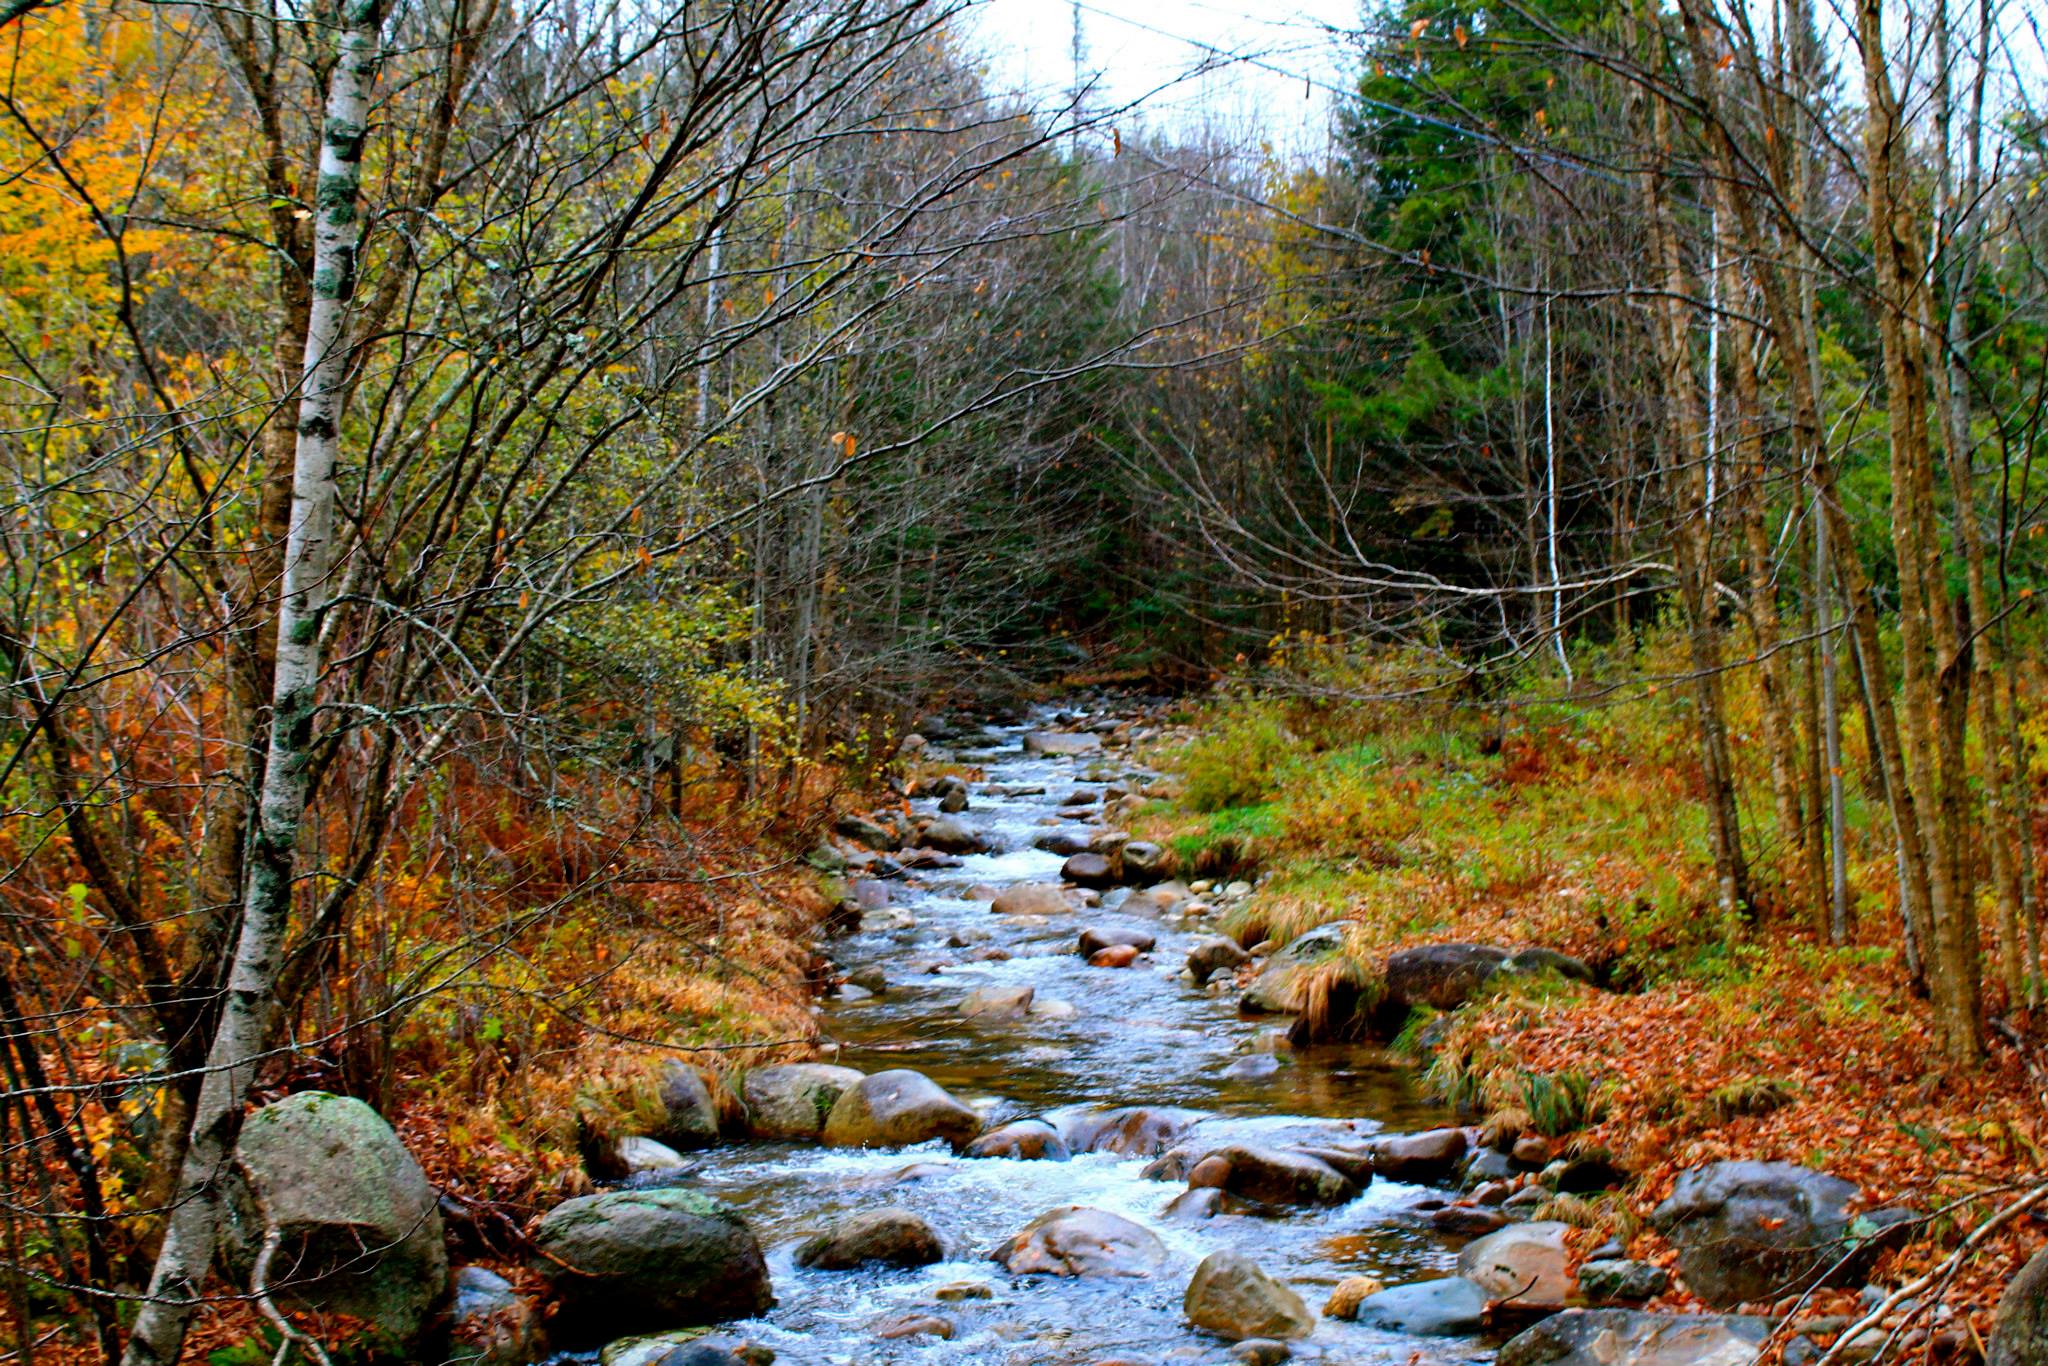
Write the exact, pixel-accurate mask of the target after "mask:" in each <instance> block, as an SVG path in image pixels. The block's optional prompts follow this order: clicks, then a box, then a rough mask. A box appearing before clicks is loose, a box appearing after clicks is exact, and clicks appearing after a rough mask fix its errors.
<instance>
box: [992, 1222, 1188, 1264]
mask: <svg viewBox="0 0 2048 1366" xmlns="http://www.w3.org/2000/svg"><path fill="white" fill-rule="evenodd" d="M995 1260H997V1261H999V1262H1001V1263H1002V1264H1003V1265H1004V1266H1005V1267H1006V1268H1008V1269H1009V1271H1010V1272H1011V1274H1013V1275H1019V1276H1022V1275H1046V1276H1133V1277H1137V1276H1151V1275H1154V1274H1156V1273H1157V1272H1158V1270H1159V1268H1160V1267H1162V1266H1164V1265H1165V1264H1166V1245H1165V1244H1164V1243H1161V1242H1160V1241H1159V1239H1158V1238H1157V1237H1156V1236H1154V1235H1153V1233H1152V1232H1151V1230H1149V1229H1147V1228H1145V1227H1143V1226H1142V1225H1139V1224H1134V1223H1132V1222H1131V1221H1130V1220H1128V1219H1126V1218H1124V1217H1123V1216H1122V1215H1120V1214H1111V1213H1110V1212H1109V1211H1108V1210H1100V1209H1093V1208H1091V1207H1089V1206H1087V1205H1063V1206H1061V1207H1060V1208H1058V1209H1054V1210H1048V1211H1047V1212H1046V1213H1044V1214H1041V1215H1039V1216H1038V1217H1037V1218H1036V1219H1033V1220H1032V1221H1031V1222H1030V1223H1029V1224H1026V1225H1025V1226H1024V1227H1023V1228H1022V1229H1021V1230H1019V1231H1018V1232H1017V1233H1016V1234H1015V1235H1014V1236H1013V1237H1011V1238H1010V1239H1008V1240H1007V1241H1005V1242H1004V1243H1003V1245H1002V1246H1001V1247H999V1248H997V1249H996V1252H995Z"/></svg>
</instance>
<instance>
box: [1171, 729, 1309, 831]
mask: <svg viewBox="0 0 2048 1366" xmlns="http://www.w3.org/2000/svg"><path fill="white" fill-rule="evenodd" d="M1297 744H1298V742H1297V741H1296V740H1295V738H1294V736H1292V735H1291V734H1289V733H1288V730H1287V727H1286V726H1285V725H1283V724H1282V722H1281V718H1280V714H1279V710H1278V708H1276V707H1272V706H1267V705H1258V704H1248V705H1244V706H1236V707H1230V708H1227V709H1225V710H1224V711H1223V712H1222V713H1221V714H1220V715H1219V716H1217V718H1216V720H1215V722H1214V724H1213V725H1212V726H1211V728H1210V729H1209V730H1208V731H1206V732H1205V733H1204V734H1203V735H1202V737H1201V738H1200V739H1198V740H1196V741H1194V742H1193V743H1192V744H1190V745H1188V746H1187V747H1186V748H1185V749H1183V750H1182V751H1181V752H1180V753H1179V754H1178V755H1177V756H1176V757H1175V759H1174V765H1175V767H1176V768H1177V769H1178V770H1179V771H1180V773H1181V776H1182V778H1183V780H1184V781H1185V783H1186V788H1185V790H1184V792H1183V795H1182V797H1181V800H1182V802H1183V803H1184V804H1185V805H1186V806H1187V807H1188V809H1189V810H1191V811H1221V810H1223V809H1224V808H1226V807H1233V806H1240V807H1241V806H1255V805H1258V804H1260V803H1263V802H1265V801H1267V800H1268V799H1270V798H1271V797H1272V795H1273V793H1274V791H1275V790H1276V788H1277V787H1278V785H1279V783H1280V781H1281V776H1282V770H1283V768H1284V767H1285V766H1286V764H1287V763H1288V761H1289V760H1290V759H1292V758H1293V757H1294V756H1295V754H1296V752H1297Z"/></svg>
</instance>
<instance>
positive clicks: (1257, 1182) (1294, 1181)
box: [1188, 1144, 1358, 1205]
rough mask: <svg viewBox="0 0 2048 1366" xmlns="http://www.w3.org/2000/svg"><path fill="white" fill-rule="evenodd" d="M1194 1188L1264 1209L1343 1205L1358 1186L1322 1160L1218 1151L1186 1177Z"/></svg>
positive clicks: (1243, 1149)
mask: <svg viewBox="0 0 2048 1366" xmlns="http://www.w3.org/2000/svg"><path fill="white" fill-rule="evenodd" d="M1188 1185H1189V1186H1190V1187H1197V1188H1199V1187H1202V1186H1214V1187H1215V1188H1217V1189H1218V1190H1221V1191H1225V1192H1227V1193H1228V1194H1231V1195H1235V1196H1237V1197H1239V1198H1240V1199H1244V1200H1256V1201H1258V1202H1259V1203H1260V1204H1264V1205H1341V1204H1344V1203H1345V1202H1347V1201H1349V1200H1352V1199H1355V1198H1356V1197H1357V1195H1358V1183H1357V1182H1355V1181H1353V1180H1352V1179H1351V1178H1350V1177H1348V1176H1345V1175H1344V1174H1343V1173H1342V1172H1339V1171H1337V1170H1336V1169H1335V1168H1334V1167H1331V1166H1330V1165H1329V1164H1328V1163H1326V1162H1324V1161H1322V1160H1321V1159H1319V1158H1315V1157H1310V1156H1309V1155H1308V1154H1306V1153H1291V1152H1284V1151H1281V1150H1279V1149H1276V1148H1254V1147H1247V1146H1244V1145H1239V1144H1233V1145H1231V1146H1230V1147H1227V1148H1218V1149H1217V1150H1216V1151H1215V1152H1213V1153H1210V1154H1209V1155H1208V1156H1207V1157H1205V1158H1203V1159H1202V1160H1201V1161H1200V1162H1197V1163H1196V1164H1195V1166H1194V1169H1193V1170H1192V1171H1190V1172H1189V1173H1188Z"/></svg>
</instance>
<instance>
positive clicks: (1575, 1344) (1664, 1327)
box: [1498, 1309, 1771, 1366]
mask: <svg viewBox="0 0 2048 1366" xmlns="http://www.w3.org/2000/svg"><path fill="white" fill-rule="evenodd" d="M1770 1328H1771V1325H1770V1322H1769V1321H1768V1320H1766V1319H1756V1318H1740V1317H1735V1316H1732V1315H1726V1314H1646V1313H1643V1312H1641V1311H1639V1310H1634V1309H1572V1310H1567V1311H1566V1312H1564V1313H1562V1314H1553V1315H1551V1316H1550V1317H1549V1318H1547V1319H1544V1320H1543V1321H1542V1322H1541V1323H1538V1324H1536V1325H1535V1326H1534V1327H1533V1328H1530V1329H1528V1330H1527V1331H1525V1332H1523V1333H1521V1334H1520V1335H1518V1336H1516V1337H1515V1338H1512V1339H1510V1340H1509V1342H1508V1344H1507V1345H1506V1346H1504V1347H1502V1348H1501V1349H1500V1358H1499V1361H1498V1366H1614V1364H1615V1363H1626V1366H1750V1363H1751V1362H1754V1361H1755V1360H1756V1359H1757V1357H1758V1356H1759V1355H1760V1354H1761V1351H1762V1348H1763V1343H1764V1339H1765V1338H1766V1337H1767V1336H1769V1334H1770Z"/></svg>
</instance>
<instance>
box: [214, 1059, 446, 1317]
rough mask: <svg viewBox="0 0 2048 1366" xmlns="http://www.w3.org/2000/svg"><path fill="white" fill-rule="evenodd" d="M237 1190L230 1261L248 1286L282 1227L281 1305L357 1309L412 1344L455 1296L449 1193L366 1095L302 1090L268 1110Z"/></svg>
mask: <svg viewBox="0 0 2048 1366" xmlns="http://www.w3.org/2000/svg"><path fill="white" fill-rule="evenodd" d="M226 1186H227V1190H226V1196H227V1199H226V1202H225V1204H226V1208H225V1211H224V1221H223V1227H222V1230H221V1249H220V1252H221V1260H222V1262H223V1263H225V1264H226V1265H227V1267H228V1268H229V1269H230V1270H231V1271H232V1272H233V1273H234V1275H235V1277H236V1278H237V1279H238V1280H239V1281H240V1282H241V1283H243V1284H244V1285H246V1284H248V1283H249V1278H250V1276H251V1275H252V1274H253V1272H254V1270H255V1265H256V1259H257V1257H258V1256H259V1254H260V1252H261V1249H262V1246H263V1242H264V1237H265V1233H266V1230H267V1229H269V1228H271V1227H273V1226H274V1227H275V1228H276V1229H277V1230H278V1232H279V1233H280V1234H281V1235H282V1242H281V1243H280V1245H279V1250H278V1252H277V1253H276V1255H275V1256H274V1258H273V1260H272V1267H271V1277H272V1281H273V1285H272V1291H273V1294H274V1297H275V1298H276V1300H277V1301H278V1303H280V1304H281V1305H285V1306H288V1307H301V1308H306V1309H314V1310H331V1311H338V1312H340V1313H344V1314H349V1315H351V1316H353V1317H355V1318H359V1319H362V1320H364V1321H365V1322H367V1323H369V1324H371V1325H372V1326H373V1328H374V1329H375V1331H376V1333H377V1334H378V1335H379V1336H381V1337H384V1338H387V1339H389V1340H391V1341H393V1342H397V1343H405V1344H409V1343H411V1342H412V1341H413V1340H414V1339H416V1338H418V1337H419V1336H420V1334H421V1333H422V1332H423V1331H424V1330H425V1329H426V1327H427V1325H428V1324H429V1322H430V1321H431V1319H432V1318H433V1317H434V1314H435V1312H436V1311H437V1310H438V1309H439V1308H440V1307H441V1304H442V1301H443V1300H444V1299H445V1298H446V1297H447V1294H448V1253H447V1250H446V1245H445V1242H444V1239H443V1236H442V1228H441V1213H440V1204H439V1198H438V1197H437V1196H436V1194H435V1191H434V1188H433V1186H432V1185H431V1184H429V1182H428V1181H427V1177H426V1173H424V1172H422V1171H421V1170H420V1165H419V1163H418V1162H416V1161H414V1160H413V1156H412V1154H411V1153H410V1152H408V1151H407V1150H406V1147H405V1144H404V1143H402V1142H400V1141H399V1138H398V1134H397V1132H396V1131H394V1130H393V1129H392V1127H391V1126H390V1125H389V1124H387V1123H385V1121H384V1118H383V1116H381V1115H379V1114H378V1113H377V1112H376V1111H375V1110H373V1109H371V1108H370V1107H369V1106H367V1105H365V1104H363V1102H361V1101H360V1100H356V1099H353V1098H351V1097H347V1096H335V1095H329V1094H328V1093H326V1092H324V1091H301V1092H298V1093H297V1094H295V1095H290V1096H286V1097H285V1098H284V1099H282V1100H280V1101H277V1102H275V1103H273V1104H270V1105H266V1106H264V1107H263V1108H262V1109H260V1110H258V1111H256V1112H255V1113H254V1114H252V1115H250V1116H249V1118H248V1120H247V1121H246V1122H245V1123H244V1124H243V1125H242V1135H241V1139H240V1141H239V1142H238V1143H237V1145H236V1148H235V1165H234V1170H233V1173H232V1175H231V1176H230V1177H229V1178H228V1181H227V1183H226ZM287 1269H288V1270H289V1274H288V1275H287V1274H286V1272H287Z"/></svg>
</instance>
